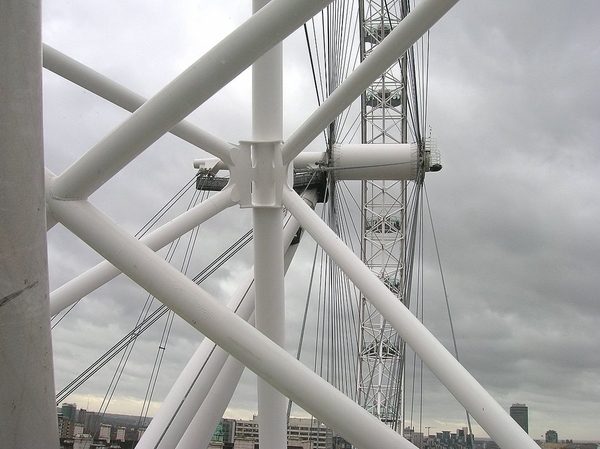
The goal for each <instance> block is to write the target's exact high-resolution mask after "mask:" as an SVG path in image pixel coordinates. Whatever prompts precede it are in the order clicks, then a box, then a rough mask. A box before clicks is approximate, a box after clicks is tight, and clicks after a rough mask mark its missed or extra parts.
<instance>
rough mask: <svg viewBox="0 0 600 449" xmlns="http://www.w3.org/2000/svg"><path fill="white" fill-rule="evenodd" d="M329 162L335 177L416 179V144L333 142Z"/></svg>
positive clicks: (343, 178) (417, 164) (345, 178)
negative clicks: (335, 143) (336, 143)
mask: <svg viewBox="0 0 600 449" xmlns="http://www.w3.org/2000/svg"><path fill="white" fill-rule="evenodd" d="M331 158H332V161H331V162H332V165H333V167H334V170H335V171H334V174H335V179H336V180H363V179H377V180H381V179H386V180H408V181H414V180H416V179H417V173H418V168H419V159H418V148H417V144H414V143H412V144H409V143H398V144H383V143H380V144H377V143H369V144H338V145H334V146H333V151H332V155H331Z"/></svg>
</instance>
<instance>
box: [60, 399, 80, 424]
mask: <svg viewBox="0 0 600 449" xmlns="http://www.w3.org/2000/svg"><path fill="white" fill-rule="evenodd" d="M60 412H61V413H62V415H63V416H64V417H65V418H66V419H70V420H71V421H73V422H75V418H77V404H67V403H66V402H65V403H64V404H63V405H62V407H61V410H60Z"/></svg>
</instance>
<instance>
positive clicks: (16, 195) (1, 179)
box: [0, 0, 58, 448]
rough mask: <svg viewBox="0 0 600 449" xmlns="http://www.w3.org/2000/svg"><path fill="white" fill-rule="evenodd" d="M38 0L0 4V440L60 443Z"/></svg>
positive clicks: (36, 444)
mask: <svg viewBox="0 0 600 449" xmlns="http://www.w3.org/2000/svg"><path fill="white" fill-rule="evenodd" d="M41 45H42V44H41V17H40V2H39V0H31V1H28V2H22V1H20V0H6V1H2V2H0V61H2V62H1V63H0V80H1V84H0V98H1V99H2V100H1V101H0V148H1V150H0V192H1V194H0V261H1V262H0V423H1V424H0V441H1V443H0V445H2V447H31V448H33V447H45V448H52V447H55V448H58V426H57V421H56V407H55V404H54V373H53V369H52V341H51V335H50V312H49V305H48V294H49V293H48V263H47V249H46V215H45V210H46V209H45V197H44V171H43V170H44V157H43V142H42V59H41Z"/></svg>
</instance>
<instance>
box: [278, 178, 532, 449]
mask: <svg viewBox="0 0 600 449" xmlns="http://www.w3.org/2000/svg"><path fill="white" fill-rule="evenodd" d="M283 198H284V204H285V206H286V207H287V208H288V210H289V211H290V212H291V213H292V214H293V215H294V216H295V217H296V218H297V219H298V221H299V222H300V224H301V225H302V227H303V228H304V229H305V230H306V231H307V232H308V233H309V234H310V235H311V236H312V237H313V238H314V239H315V241H316V242H317V243H318V244H319V245H320V246H321V247H322V248H323V250H324V251H325V252H327V254H328V255H329V256H330V257H331V258H332V259H333V260H334V261H335V262H336V263H337V265H338V266H339V267H340V269H341V270H342V271H343V272H344V273H345V274H346V275H347V276H348V277H349V278H350V280H351V281H352V282H353V283H354V285H356V287H357V288H358V289H359V290H360V291H361V292H362V293H363V295H364V296H365V297H366V298H367V299H368V300H369V301H370V302H371V303H372V304H373V305H374V306H375V307H376V308H377V310H378V311H379V313H381V315H382V316H383V317H384V318H385V319H386V320H387V321H389V322H390V324H391V325H392V326H393V327H394V329H395V330H396V331H397V332H398V334H400V335H401V336H402V338H404V340H406V342H407V344H408V345H409V346H410V347H411V348H412V349H413V350H414V351H415V352H416V353H417V354H418V355H419V357H420V358H421V360H423V362H424V363H425V364H426V365H427V366H428V367H429V369H430V370H431V371H432V372H433V373H434V374H435V375H436V376H437V378H438V379H440V381H441V382H442V383H443V384H444V385H445V386H446V388H447V389H448V391H450V392H451V393H452V394H453V395H454V397H456V398H457V399H458V401H459V402H460V403H461V404H462V405H463V407H465V409H466V410H467V411H468V412H469V413H471V414H472V415H473V417H474V418H475V419H476V420H477V422H478V423H479V424H480V425H481V427H483V428H484V429H485V431H486V432H487V433H488V434H489V435H490V436H491V437H492V438H493V439H494V440H495V441H496V443H498V444H499V445H500V446H502V447H505V448H507V449H525V448H531V449H534V448H537V447H538V446H537V444H536V443H535V442H534V441H533V440H532V439H531V438H529V436H528V435H527V434H526V433H525V431H523V429H522V428H521V427H520V426H519V425H518V424H517V423H516V421H515V420H514V419H512V418H511V417H510V416H509V415H508V413H506V411H505V410H504V409H503V408H502V407H501V406H500V405H498V403H497V402H496V401H495V400H494V399H493V398H492V397H491V396H490V394H489V393H488V392H487V391H485V389H484V388H483V387H482V386H481V385H480V384H479V383H478V382H477V381H476V380H475V379H474V378H473V376H471V374H469V372H468V371H467V370H466V369H465V368H463V366H462V365H461V364H460V363H459V362H458V361H457V360H456V359H455V358H454V357H453V356H452V354H450V353H449V352H448V350H447V349H446V348H444V346H443V345H442V344H441V343H440V342H439V341H437V340H436V338H435V337H434V336H433V335H432V334H431V333H430V332H429V331H428V330H427V328H426V327H425V326H424V325H423V324H422V323H421V322H420V321H419V320H418V319H417V318H416V317H415V316H414V315H413V314H412V313H411V312H410V311H409V310H408V309H407V308H406V307H405V306H404V305H403V304H401V303H400V302H399V301H398V300H397V298H396V296H395V295H394V294H393V293H392V292H391V291H390V290H389V289H388V288H387V287H386V286H385V285H384V284H383V283H382V282H381V281H380V280H379V279H378V278H377V277H376V276H375V275H374V274H373V273H372V272H371V270H370V269H369V268H368V267H367V266H365V265H364V264H363V263H362V262H361V260H360V259H359V258H358V257H357V256H356V255H355V254H354V252H353V251H352V250H351V249H350V248H348V247H347V246H346V244H345V243H344V242H342V240H340V238H339V237H338V236H337V235H336V234H335V233H334V232H333V231H332V230H331V229H330V228H329V227H328V226H327V225H326V224H325V223H324V222H323V221H322V220H321V219H320V218H319V216H318V215H316V214H315V213H314V212H313V211H312V210H311V209H310V208H308V207H306V204H305V203H304V202H303V201H302V199H301V198H300V197H299V196H298V195H297V194H296V193H295V192H294V191H293V190H290V189H287V190H285V191H284V192H283Z"/></svg>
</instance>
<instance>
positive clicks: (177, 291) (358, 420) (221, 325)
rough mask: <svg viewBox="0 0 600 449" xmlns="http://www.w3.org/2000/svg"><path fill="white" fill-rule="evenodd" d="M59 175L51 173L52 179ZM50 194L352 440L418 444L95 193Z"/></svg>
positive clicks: (79, 229) (165, 297)
mask: <svg viewBox="0 0 600 449" xmlns="http://www.w3.org/2000/svg"><path fill="white" fill-rule="evenodd" d="M53 181H54V180H53V179H52V177H51V176H47V180H46V182H47V184H48V185H50V184H52V182H53ZM46 201H47V204H48V205H49V207H50V208H51V209H52V213H53V215H54V216H55V217H56V218H57V220H58V221H59V222H61V223H62V224H63V225H64V226H65V227H66V228H67V229H69V230H70V231H71V232H73V233H74V234H75V235H77V236H78V237H79V238H80V239H82V240H83V241H84V242H85V243H87V244H88V245H90V246H91V247H92V248H93V249H95V250H96V251H97V252H98V253H100V254H101V255H102V256H103V257H104V258H106V259H107V260H109V261H110V262H111V263H112V264H114V265H115V266H116V267H118V268H119V269H120V270H121V271H123V273H125V274H126V275H127V276H129V277H130V278H131V279H132V280H133V281H134V282H136V283H137V284H138V285H140V286H141V287H142V288H144V289H145V290H146V291H148V292H149V293H150V294H152V295H153V296H154V297H156V298H157V299H158V300H160V301H161V302H162V303H163V304H165V305H166V306H167V307H169V308H170V309H171V310H173V311H174V312H175V313H177V314H178V315H179V316H181V317H182V318H183V319H185V320H186V321H187V322H188V323H190V324H191V325H192V326H193V327H195V328H196V329H198V330H199V331H200V332H202V333H203V334H204V335H205V336H206V337H207V338H209V339H210V340H212V341H214V342H215V343H216V344H218V345H219V346H221V347H222V348H223V349H225V350H226V351H227V352H229V353H230V354H231V355H232V356H234V357H235V358H236V359H238V360H239V361H241V362H242V363H243V364H244V365H246V366H247V367H248V368H250V369H251V370H252V371H254V372H255V373H256V374H257V375H258V376H260V377H261V378H263V379H264V380H266V381H267V382H268V383H269V384H271V385H272V386H273V387H275V388H276V389H277V390H279V391H280V392H282V393H283V394H284V395H286V396H287V397H289V398H290V399H292V400H293V401H294V402H295V403H296V404H298V405H299V406H300V407H302V408H303V409H304V410H306V411H308V412H309V413H311V414H313V415H314V416H316V417H318V418H319V419H320V420H321V421H322V422H324V423H326V424H327V425H329V426H330V427H331V428H332V429H334V430H335V431H337V432H338V433H339V434H340V435H342V436H343V437H344V438H345V439H346V440H347V441H349V442H351V443H352V444H354V445H356V446H358V447H361V448H364V449H379V448H381V447H398V448H401V449H415V446H414V445H413V444H411V443H410V442H408V441H406V439H404V438H403V437H402V436H401V435H399V434H398V433H396V432H395V431H394V430H392V429H391V428H390V427H388V426H386V425H385V424H384V423H382V422H381V421H379V420H378V419H377V418H376V417H374V416H373V415H371V414H370V413H368V412H367V411H366V410H364V409H362V408H361V407H360V406H359V405H358V404H356V403H355V402H354V401H352V400H351V399H350V398H348V397H347V396H346V395H344V394H343V393H342V392H340V391H339V390H337V389H336V388H335V387H333V386H332V385H330V384H329V383H328V382H327V381H325V380H324V379H322V378H321V377H319V376H318V375H317V374H315V373H314V372H313V371H311V370H310V369H309V368H307V367H306V366H304V365H303V364H302V363H301V362H299V361H298V360H296V359H295V358H294V357H293V356H291V355H290V354H288V353H287V352H286V351H285V349H283V348H281V347H280V346H278V345H277V344H276V343H274V342H273V341H271V340H270V339H268V338H267V337H266V336H265V335H263V334H262V333H260V332H259V331H258V330H256V329H255V328H254V327H253V326H251V325H250V324H248V323H247V322H246V321H244V320H243V319H242V318H240V317H239V316H237V315H236V314H235V313H233V312H232V311H231V310H229V309H228V308H227V307H225V306H224V305H222V304H221V303H219V302H218V301H217V300H216V299H214V298H213V297H212V296H211V295H209V294H208V293H207V292H206V291H205V290H204V289H202V288H201V287H200V286H198V285H196V284H195V283H194V282H193V281H192V280H191V279H189V278H187V277H186V276H185V275H184V274H183V273H181V272H180V271H178V270H177V269H176V268H174V267H173V266H171V265H170V264H169V263H168V262H166V261H165V260H164V259H162V258H160V257H159V256H158V255H157V254H155V253H154V252H153V251H152V250H151V249H150V248H148V247H147V246H145V245H144V244H142V243H140V242H139V241H138V240H137V239H135V238H134V237H133V236H131V235H129V234H128V233H127V232H126V231H125V230H123V229H122V228H121V227H119V226H118V225H117V224H116V223H114V222H113V221H112V220H111V219H110V218H108V217H107V216H105V215H104V214H103V213H102V212H100V211H99V210H97V209H96V208H94V206H92V204H90V203H89V202H88V201H85V200H83V201H61V200H57V199H56V198H53V197H51V196H50V195H47V197H46ZM301 201H302V200H301ZM307 207H308V206H307ZM309 209H310V208H309Z"/></svg>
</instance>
